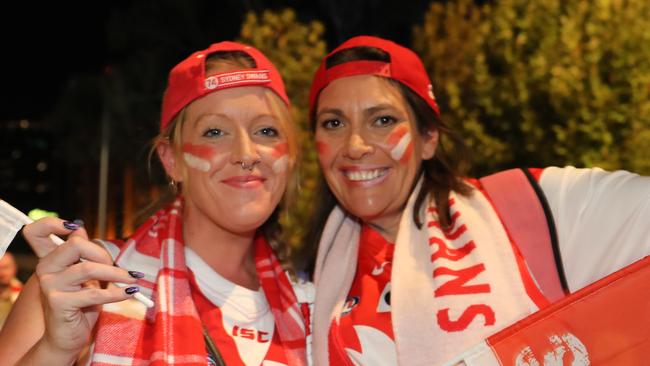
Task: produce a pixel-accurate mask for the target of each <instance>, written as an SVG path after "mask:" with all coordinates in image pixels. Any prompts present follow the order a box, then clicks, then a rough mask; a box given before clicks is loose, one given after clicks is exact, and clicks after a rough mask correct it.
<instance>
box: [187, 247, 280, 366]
mask: <svg viewBox="0 0 650 366" xmlns="http://www.w3.org/2000/svg"><path fill="white" fill-rule="evenodd" d="M185 259H186V261H187V266H188V268H189V269H190V270H191V271H192V273H193V274H194V278H193V279H192V281H191V286H192V300H193V301H194V303H195V304H196V308H197V310H198V312H199V316H200V318H201V321H202V322H203V324H204V325H205V326H206V328H207V329H208V332H209V333H210V337H212V340H213V341H214V343H215V345H216V347H217V349H218V350H219V353H220V354H221V356H222V357H223V359H224V361H225V363H226V364H227V365H235V366H237V365H239V366H285V365H286V364H287V360H286V356H285V354H284V349H283V348H282V344H281V343H280V339H279V338H278V335H277V332H275V321H274V318H273V314H272V313H271V309H270V307H269V304H268V302H267V301H266V298H265V296H264V293H263V292H262V290H261V289H260V290H258V291H253V290H250V289H247V288H245V287H242V286H238V285H236V284H234V283H232V282H230V281H228V280H226V279H225V278H223V277H221V276H220V275H219V274H218V273H216V272H215V271H214V270H212V268H210V266H209V265H208V264H207V263H205V262H204V261H203V260H202V259H201V258H200V257H199V256H198V255H197V254H196V253H195V252H194V251H192V250H191V249H189V248H187V247H186V248H185Z"/></svg>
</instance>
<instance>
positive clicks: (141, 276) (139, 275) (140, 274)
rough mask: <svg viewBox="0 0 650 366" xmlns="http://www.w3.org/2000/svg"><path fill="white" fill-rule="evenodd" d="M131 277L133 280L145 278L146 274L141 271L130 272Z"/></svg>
mask: <svg viewBox="0 0 650 366" xmlns="http://www.w3.org/2000/svg"><path fill="white" fill-rule="evenodd" d="M129 276H131V277H133V278H144V273H142V272H140V271H129Z"/></svg>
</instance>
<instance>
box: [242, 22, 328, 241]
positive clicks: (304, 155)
mask: <svg viewBox="0 0 650 366" xmlns="http://www.w3.org/2000/svg"><path fill="white" fill-rule="evenodd" d="M240 41H242V42H244V43H247V44H250V45H252V46H255V47H257V48H259V49H260V50H261V51H262V52H263V53H264V54H265V55H266V56H268V57H269V59H271V61H272V62H273V63H274V64H275V66H276V67H277V68H278V70H279V71H280V73H281V74H282V77H283V78H284V81H285V84H286V87H287V94H288V95H289V98H290V99H291V101H292V103H293V105H292V114H293V118H294V121H295V122H296V123H297V124H298V126H299V127H300V134H299V141H300V144H301V152H300V153H301V159H300V161H299V162H298V174H299V176H298V180H299V183H298V188H299V189H298V192H297V197H296V198H295V201H294V202H293V203H291V204H290V205H289V208H290V210H285V211H284V212H283V214H282V216H281V223H282V226H283V228H284V232H285V236H286V238H285V239H286V241H287V242H288V243H289V245H290V246H291V247H292V248H299V247H300V246H302V240H303V237H304V235H305V230H306V229H307V227H306V225H305V224H306V223H307V222H308V221H309V218H310V216H311V213H312V203H313V202H314V201H315V197H314V195H315V190H316V189H315V188H316V185H317V182H318V176H319V174H320V173H319V168H318V163H317V155H316V149H315V148H314V139H313V138H312V136H311V132H310V128H309V122H308V120H309V119H308V108H309V107H308V97H309V87H310V85H311V78H312V76H313V75H314V73H315V72H316V68H317V67H318V65H319V62H320V60H321V59H322V58H323V57H324V56H325V54H326V47H325V42H324V41H323V26H322V24H321V23H319V22H316V21H313V22H310V23H309V24H303V23H301V22H300V21H298V20H297V19H296V15H295V12H294V11H293V10H290V9H285V10H282V11H279V12H273V11H265V12H263V13H262V14H256V13H253V12H250V13H248V14H247V16H246V18H245V20H244V23H243V25H242V29H241V39H240Z"/></svg>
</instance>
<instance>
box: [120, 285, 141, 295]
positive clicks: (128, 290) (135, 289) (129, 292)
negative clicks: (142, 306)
mask: <svg viewBox="0 0 650 366" xmlns="http://www.w3.org/2000/svg"><path fill="white" fill-rule="evenodd" d="M138 291H140V288H139V287H135V286H133V287H127V288H126V289H124V292H126V293H127V295H133V294H134V293H136V292H138Z"/></svg>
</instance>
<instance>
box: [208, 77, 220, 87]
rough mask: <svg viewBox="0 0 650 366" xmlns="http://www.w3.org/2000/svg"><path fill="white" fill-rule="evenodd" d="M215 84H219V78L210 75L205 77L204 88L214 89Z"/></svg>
mask: <svg viewBox="0 0 650 366" xmlns="http://www.w3.org/2000/svg"><path fill="white" fill-rule="evenodd" d="M217 86H219V79H217V77H216V76H210V77H209V78H206V79H205V88H206V89H210V90H212V89H215V88H216V87H217Z"/></svg>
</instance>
